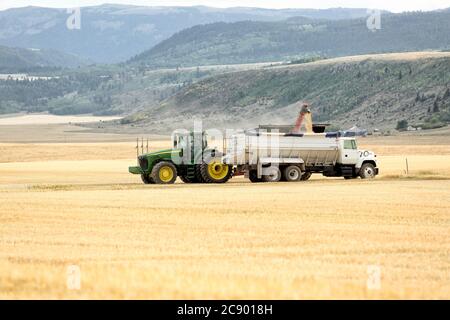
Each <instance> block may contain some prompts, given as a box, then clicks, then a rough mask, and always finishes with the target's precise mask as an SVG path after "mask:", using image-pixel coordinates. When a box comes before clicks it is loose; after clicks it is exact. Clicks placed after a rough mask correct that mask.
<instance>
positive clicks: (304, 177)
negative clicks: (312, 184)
mask: <svg viewBox="0 0 450 320" xmlns="http://www.w3.org/2000/svg"><path fill="white" fill-rule="evenodd" d="M311 176H312V173H311V172H308V171H306V172H304V173H303V175H302V177H301V178H300V181H306V180H309V178H311Z"/></svg>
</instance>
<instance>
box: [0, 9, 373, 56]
mask: <svg viewBox="0 0 450 320" xmlns="http://www.w3.org/2000/svg"><path fill="white" fill-rule="evenodd" d="M69 16H70V14H69V13H67V11H66V10H65V9H49V8H39V7H25V8H18V9H10V10H5V11H0V45H5V46H10V47H23V48H40V49H55V50H59V51H62V52H68V53H73V54H76V55H78V56H81V57H84V58H86V59H89V60H91V61H94V62H98V63H115V62H121V61H125V60H128V59H130V58H131V57H133V56H134V55H136V54H139V53H141V52H142V51H144V50H147V49H150V48H151V47H153V46H154V45H156V44H158V43H159V42H161V41H162V40H164V39H167V38H169V37H170V36H172V35H173V34H174V33H176V32H178V31H181V30H183V29H185V28H189V27H192V26H194V25H197V24H206V23H213V22H219V21H223V22H236V21H241V20H252V21H259V20H261V21H277V20H283V19H286V18H289V17H293V16H306V17H310V18H320V19H348V18H355V17H364V16H366V9H344V8H337V9H327V10H313V9H283V10H271V9H258V8H229V9H218V8H209V7H202V6H199V7H139V6H128V5H113V4H107V5H102V6H94V7H85V8H81V20H80V21H81V29H79V30H77V29H75V30H69V29H68V28H67V27H66V21H67V19H68V18H69Z"/></svg>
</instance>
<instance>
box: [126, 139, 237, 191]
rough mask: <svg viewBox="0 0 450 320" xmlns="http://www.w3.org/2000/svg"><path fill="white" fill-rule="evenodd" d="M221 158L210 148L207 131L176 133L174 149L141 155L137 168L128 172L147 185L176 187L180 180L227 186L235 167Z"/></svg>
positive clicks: (220, 153) (214, 148) (217, 150)
mask: <svg viewBox="0 0 450 320" xmlns="http://www.w3.org/2000/svg"><path fill="white" fill-rule="evenodd" d="M137 147H139V146H137ZM138 150H139V148H138ZM222 156H223V153H222V152H221V151H220V150H219V149H218V148H216V147H210V146H209V145H208V135H207V134H206V133H205V131H201V132H194V131H191V132H187V131H186V132H184V131H183V132H175V133H174V134H173V135H172V148H170V149H166V150H160V151H156V152H150V153H148V152H147V153H145V154H141V155H138V157H137V159H138V166H132V167H129V168H128V171H129V172H130V173H132V174H136V175H140V176H141V179H142V181H143V182H144V183H145V184H173V183H175V181H176V179H177V177H179V178H180V179H181V180H182V181H183V182H184V183H225V182H227V181H228V180H229V179H230V178H231V177H232V175H233V167H232V166H231V165H227V164H224V163H223V162H222V161H221V157H222Z"/></svg>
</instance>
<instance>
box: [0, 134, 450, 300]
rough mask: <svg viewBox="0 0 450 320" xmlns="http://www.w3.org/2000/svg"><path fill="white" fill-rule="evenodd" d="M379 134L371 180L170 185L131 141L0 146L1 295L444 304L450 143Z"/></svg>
mask: <svg viewBox="0 0 450 320" xmlns="http://www.w3.org/2000/svg"><path fill="white" fill-rule="evenodd" d="M383 139H384V138H372V139H367V140H361V143H362V144H365V145H367V146H370V148H371V149H373V150H374V151H376V152H377V153H379V154H380V168H381V173H382V175H381V176H380V177H378V178H377V179H376V180H375V181H361V180H354V181H344V180H343V179H324V178H321V177H314V179H312V180H311V181H308V182H305V183H295V184H291V183H278V184H251V183H248V182H247V181H245V180H244V179H243V178H235V179H233V180H232V181H231V182H230V183H227V184H225V185H186V184H182V183H177V184H175V185H172V186H146V185H143V184H141V183H140V181H139V178H138V177H136V176H132V175H129V174H128V173H127V166H128V165H130V164H133V163H135V160H134V159H133V155H134V152H135V151H134V150H133V146H134V144H133V142H130V143H95V144H92V143H77V144H32V145H30V144H20V143H13V144H0V151H1V152H0V221H1V223H0V298H75V299H77V298H100V299H101V298H113V299H115V298H118V299H120V298H150V299H152V298H163V299H164V298H186V299H196V298H238V299H240V298H246V299H249V298H255V299H258V298H267V299H271V298H288V299H290V298H388V299H395V298H450V237H449V232H450V141H449V139H448V137H444V138H442V139H434V138H432V139H431V140H430V141H434V144H433V143H430V142H423V143H421V142H420V141H421V140H420V139H411V138H410V137H409V138H408V137H406V138H404V139H403V140H402V139H400V140H398V141H397V140H395V141H394V140H393V141H389V139H384V140H383ZM386 141H387V142H386ZM152 145H153V147H154V148H159V147H162V146H163V145H164V142H161V143H153V144H152ZM406 156H407V157H408V162H409V166H410V172H409V175H405V173H404V170H405V157H406ZM70 265H77V266H79V267H80V270H81V289H80V290H69V289H68V287H67V268H68V266H70ZM369 266H377V267H379V268H380V270H381V282H380V284H381V288H380V289H379V290H371V289H369V288H368V286H367V282H368V280H370V279H369V274H368V268H369ZM372 280H373V279H372Z"/></svg>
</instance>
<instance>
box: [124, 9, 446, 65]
mask: <svg viewBox="0 0 450 320" xmlns="http://www.w3.org/2000/svg"><path fill="white" fill-rule="evenodd" d="M430 49H435V50H446V49H450V12H449V11H435V12H412V13H403V14H384V15H382V16H381V29H380V30H376V32H373V31H371V30H369V29H368V28H367V25H366V19H365V18H359V19H350V20H339V21H330V20H312V19H309V18H305V17H297V18H289V19H287V20H284V21H276V22H256V21H241V22H236V23H213V24H207V25H200V26H195V27H192V28H190V29H187V30H183V31H181V32H179V33H177V34H175V35H174V36H172V37H171V38H170V39H167V40H165V41H163V42H161V43H160V44H158V45H157V46H155V47H154V48H152V49H151V50H149V51H146V52H144V53H142V54H140V55H139V56H137V57H135V58H134V59H132V60H131V63H135V64H142V65H146V66H149V67H175V66H196V65H209V64H233V63H250V62H264V61H266V62H267V61H280V60H284V61H289V60H296V59H299V58H305V57H311V56H320V57H338V56H349V55H357V54H373V53H387V52H406V51H421V50H430Z"/></svg>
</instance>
